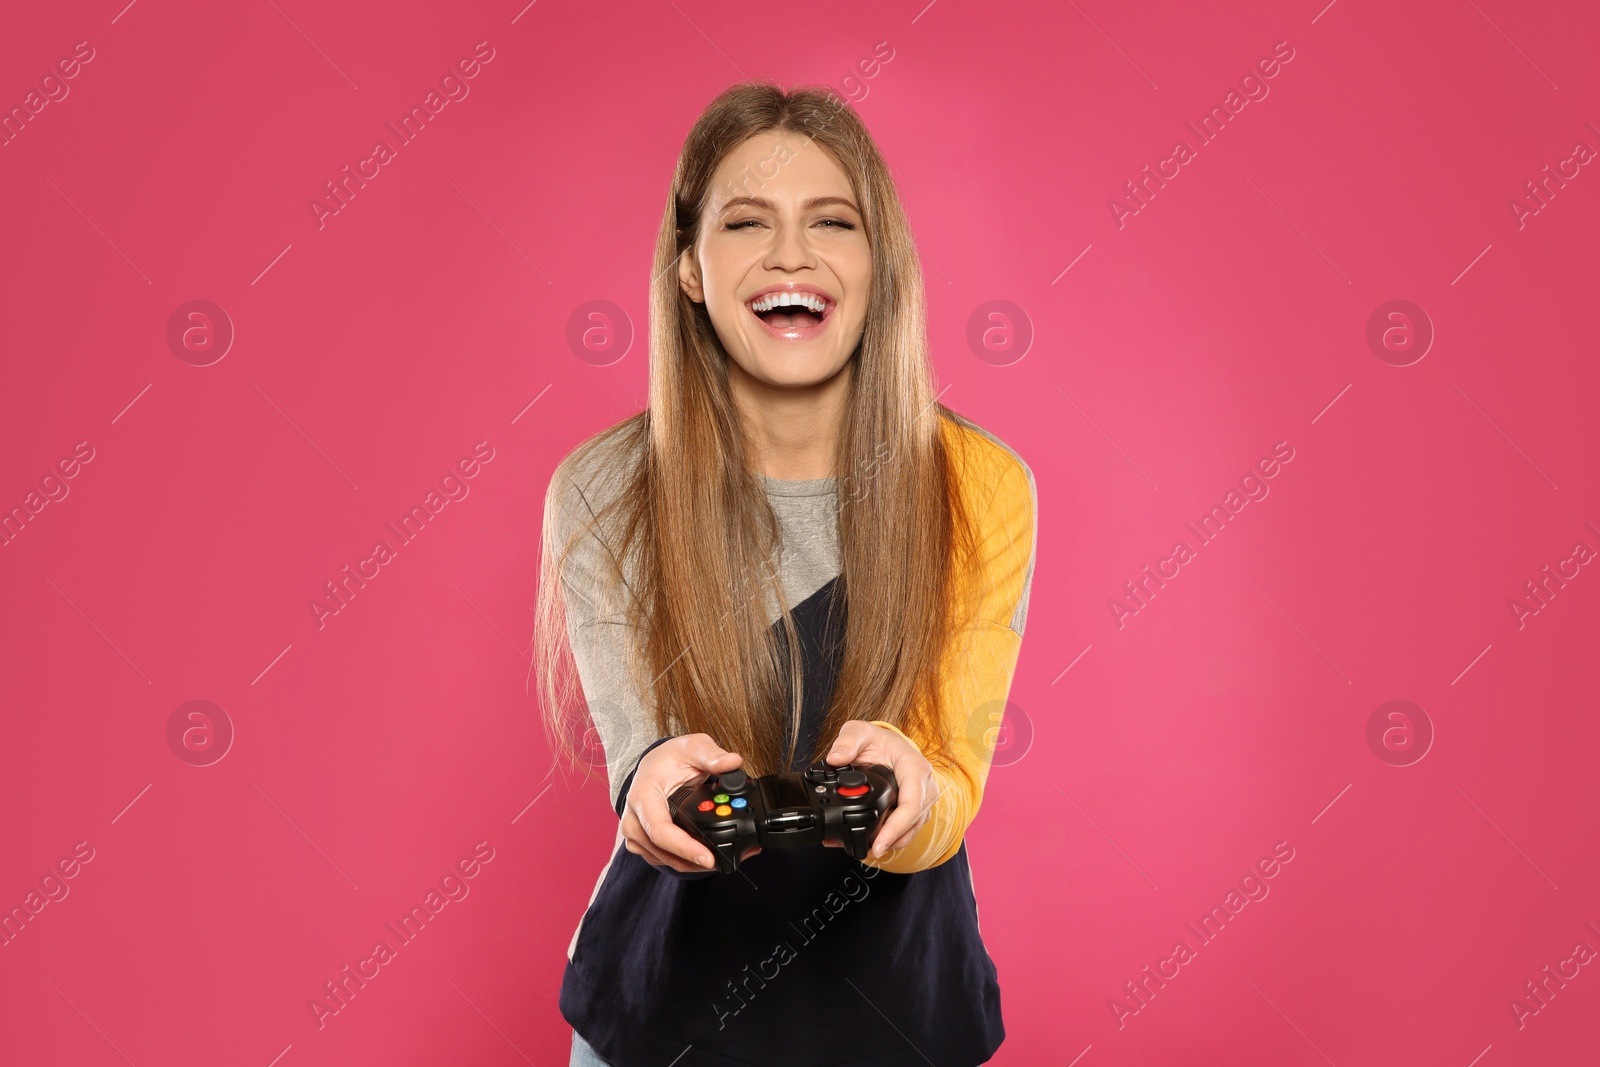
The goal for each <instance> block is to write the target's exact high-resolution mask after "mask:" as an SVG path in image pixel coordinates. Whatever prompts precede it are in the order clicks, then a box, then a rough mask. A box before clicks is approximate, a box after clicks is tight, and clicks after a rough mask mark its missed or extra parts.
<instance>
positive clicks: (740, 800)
mask: <svg viewBox="0 0 1600 1067" xmlns="http://www.w3.org/2000/svg"><path fill="white" fill-rule="evenodd" d="M728 803H729V804H731V805H732V806H733V807H736V808H743V807H746V806H748V805H749V803H750V802H749V801H748V800H746V799H745V798H744V797H734V798H733V799H732V800H730V801H729V802H728Z"/></svg>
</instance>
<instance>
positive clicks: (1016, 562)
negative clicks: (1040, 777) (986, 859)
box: [862, 453, 1038, 874]
mask: <svg viewBox="0 0 1600 1067" xmlns="http://www.w3.org/2000/svg"><path fill="white" fill-rule="evenodd" d="M1004 463H1005V465H1004V468H1003V470H1002V471H997V472H996V473H997V474H998V475H999V477H998V484H997V485H996V489H995V494H994V497H993V500H992V503H991V504H990V505H989V507H988V508H987V509H986V512H985V516H984V519H983V521H982V523H981V525H980V532H979V548H978V553H979V559H980V560H981V561H982V563H981V574H980V575H979V581H983V580H984V579H987V588H986V589H985V590H984V592H983V594H982V596H981V599H980V600H979V609H978V614H977V616H976V621H975V622H974V623H973V624H972V625H970V626H968V627H967V628H965V629H964V630H963V631H962V632H961V633H959V634H957V635H956V638H955V640H954V642H953V645H952V648H951V649H950V652H949V656H950V658H949V659H948V660H947V667H946V671H945V676H944V678H943V679H942V680H941V682H940V685H941V697H942V700H943V709H944V715H945V719H946V724H947V729H948V733H949V736H950V738H951V740H952V745H951V747H952V749H953V753H954V756H955V761H954V763H953V765H941V762H934V764H933V773H934V778H935V779H936V780H937V781H938V784H939V796H938V798H937V799H936V800H935V801H934V804H933V809H932V811H931V812H930V813H929V816H928V821H927V822H925V823H923V825H922V828H921V829H920V830H918V831H917V835H916V836H915V837H914V838H912V840H911V843H910V844H909V845H907V846H906V847H904V848H902V849H899V850H897V851H895V852H890V853H888V854H887V855H884V856H881V857H878V858H876V859H874V858H872V857H870V856H869V857H868V858H867V859H865V860H863V861H862V862H863V863H866V864H867V865H868V866H872V867H878V868H881V869H883V870H886V871H894V872H896V873H899V874H910V873H911V872H913V871H920V870H925V869H926V868H929V867H936V866H938V865H939V864H941V863H943V862H945V861H946V860H948V859H950V858H951V857H952V856H954V855H955V854H956V852H957V850H958V849H960V847H961V841H962V838H963V836H964V835H965V834H966V830H967V827H968V826H970V825H971V824H972V820H973V819H974V818H975V817H976V816H977V814H978V805H979V804H980V803H981V802H982V800H983V787H984V783H985V782H986V781H987V779H988V777H989V765H990V760H991V757H992V756H993V754H994V738H995V730H996V728H997V727H999V725H1000V720H1001V715H1002V713H1003V711H1004V709H1005V702H1006V697H1007V695H1008V694H1009V693H1010V691H1011V678H1012V674H1013V672H1014V671H1015V670H1016V666H1017V656H1018V653H1019V652H1020V650H1021V647H1022V629H1023V622H1024V621H1025V619H1026V615H1027V606H1028V592H1029V588H1030V586H1031V585H1032V580H1033V564H1034V539H1035V537H1036V536H1037V534H1038V517H1037V502H1036V498H1035V490H1034V485H1033V476H1032V473H1031V472H1030V471H1029V470H1028V468H1027V467H1026V465H1024V464H1022V463H1021V462H1020V461H1019V460H1017V459H1015V458H1013V457H1012V456H1011V455H1010V454H1009V453H1006V454H1005V456H1004ZM874 725H876V726H882V727H884V728H885V729H887V730H893V731H894V732H895V733H897V734H900V736H902V737H905V738H906V739H907V740H909V741H911V743H912V744H915V745H917V746H918V747H919V748H922V749H923V750H924V751H926V750H927V746H925V745H923V744H922V743H921V742H919V741H918V740H917V739H915V738H912V737H909V736H908V735H907V734H905V732H904V731H902V730H900V729H899V728H897V727H895V726H893V725H892V724H890V723H887V722H874Z"/></svg>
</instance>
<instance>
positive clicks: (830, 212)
mask: <svg viewBox="0 0 1600 1067" xmlns="http://www.w3.org/2000/svg"><path fill="white" fill-rule="evenodd" d="M774 172H776V173H774ZM768 175H771V177H768ZM678 279H679V282H680V283H681V284H682V286H683V290H684V292H685V293H687V294H688V295H689V298H690V299H691V300H694V301H696V302H699V303H704V304H705V305H706V311H707V313H708V314H709V315H710V316H711V323H712V325H713V326H714V327H715V328H716V331H717V337H718V338H719V339H720V340H721V341H722V347H723V348H724V349H725V350H726V351H727V353H728V357H729V360H730V365H729V367H728V373H729V376H730V378H734V377H735V376H737V375H739V374H741V373H742V374H743V375H745V376H747V377H748V378H750V379H753V380H754V381H755V382H759V383H761V384H762V385H766V386H777V387H782V386H811V385H818V384H821V383H824V382H827V381H829V380H830V379H832V378H833V377H834V376H835V375H837V374H838V373H839V372H840V370H841V369H843V368H844V367H845V365H846V364H847V363H848V362H849V359H850V356H851V354H852V353H854V352H855V350H856V346H857V345H858V344H859V343H860V341H861V331H862V327H863V325H864V324H865V323H866V317H867V298H868V295H869V289H870V288H871V283H872V249H871V247H870V246H869V245H868V243H867V234H866V230H865V228H864V227H863V226H862V221H861V212H860V211H859V210H858V209H857V207H856V201H855V195H854V194H853V193H852V192H851V189H850V179H849V178H848V177H847V176H846V175H845V172H844V170H843V169H842V168H841V167H840V166H839V164H838V163H836V162H835V161H834V159H833V157H832V156H831V155H829V154H828V153H827V151H825V150H824V149H822V148H821V147H820V146H818V145H817V144H815V143H812V142H808V141H807V140H806V139H805V137H804V136H803V135H799V134H794V133H789V132H785V131H779V130H772V131H768V132H766V133H762V134H758V135H756V136H754V137H751V138H750V139H749V140H747V141H745V142H744V143H743V144H742V145H740V146H739V147H738V148H736V149H735V150H734V151H733V152H731V153H729V155H728V156H727V157H726V158H725V159H724V160H723V161H722V163H721V165H719V166H718V167H717V171H716V174H715V175H714V177H713V180H712V191H711V195H710V197H709V199H708V200H707V203H706V206H705V211H704V214H703V215H702V217H701V222H700V232H699V238H698V240H697V241H696V243H695V245H694V247H693V248H691V249H689V250H688V251H686V252H685V253H684V255H683V256H682V257H681V258H680V259H679V260H678ZM800 301H804V304H801V303H799V302H800ZM807 305H809V306H807Z"/></svg>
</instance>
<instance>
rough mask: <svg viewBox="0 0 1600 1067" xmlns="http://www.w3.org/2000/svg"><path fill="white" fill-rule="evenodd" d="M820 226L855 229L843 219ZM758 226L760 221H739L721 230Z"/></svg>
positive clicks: (824, 222)
mask: <svg viewBox="0 0 1600 1067" xmlns="http://www.w3.org/2000/svg"><path fill="white" fill-rule="evenodd" d="M820 224H821V225H824V226H830V227H832V228H834V229H838V230H853V229H855V228H856V227H855V223H852V222H846V221H844V220H843V219H822V220H820ZM760 225H762V223H761V220H760V219H740V220H739V221H738V222H730V223H728V224H727V225H726V226H724V227H723V229H726V230H742V229H744V228H745V227H747V226H760Z"/></svg>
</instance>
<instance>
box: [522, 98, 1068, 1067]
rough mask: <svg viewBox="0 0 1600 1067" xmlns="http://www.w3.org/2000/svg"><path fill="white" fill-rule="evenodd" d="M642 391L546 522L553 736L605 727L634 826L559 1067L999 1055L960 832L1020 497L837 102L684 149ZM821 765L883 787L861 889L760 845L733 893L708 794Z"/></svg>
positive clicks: (1013, 609) (659, 265) (996, 671)
mask: <svg viewBox="0 0 1600 1067" xmlns="http://www.w3.org/2000/svg"><path fill="white" fill-rule="evenodd" d="M649 371H650V394H649V406H648V408H647V409H646V410H645V411H642V412H640V413H639V414H637V415H634V416H632V417H631V418H628V419H625V420H623V421H622V422H620V423H618V424H616V425H615V426H612V427H610V428H609V429H607V430H604V431H602V432H600V433H598V434H596V435H594V436H593V437H590V438H589V439H587V440H585V441H584V442H583V443H582V444H580V445H579V446H578V447H577V448H576V449H575V450H574V451H573V452H572V453H571V454H570V455H569V456H567V457H566V458H565V459H564V460H563V461H562V463H561V464H560V465H559V466H558V468H557V469H556V472H555V474H554V476H553V477H552V480H551V484H550V488H549V491H548V493H547V496H546V499H545V512H544V529H543V549H542V554H541V580H540V587H539V604H538V608H537V620H538V621H537V626H536V629H535V644H536V652H537V655H536V665H537V668H538V671H539V676H540V680H539V685H540V696H541V699H542V703H543V706H544V711H545V715H546V723H547V726H548V727H549V728H550V734H551V736H552V738H553V740H554V742H555V743H556V745H557V747H558V748H560V749H561V750H562V751H563V752H565V753H566V754H567V755H569V756H570V755H572V754H573V749H574V745H573V738H574V737H575V736H576V734H577V733H578V726H579V725H581V724H583V723H584V720H585V710H586V711H587V717H588V718H589V719H592V722H593V729H594V730H595V731H597V733H598V735H599V740H600V742H601V744H602V745H603V747H604V751H605V763H606V770H607V774H608V777H609V780H610V781H609V784H610V790H611V800H612V804H613V807H614V808H615V809H616V812H617V815H618V818H619V822H618V826H617V837H616V841H615V843H614V846H613V852H612V855H611V858H610V860H609V861H608V862H607V864H606V866H605V868H604V869H603V870H602V871H601V873H600V877H599V879H598V881H597V883H596V885H595V889H594V893H593V895H592V897H591V899H590V902H589V905H588V908H587V910H586V911H585V913H584V915H583V918H582V919H581V921H580V922H579V925H578V928H577V930H576V931H575V933H574V934H573V938H572V941H571V943H570V945H569V946H568V951H567V956H568V958H567V964H566V972H565V976H564V980H563V982H562V986H561V1000H560V1004H561V1012H562V1015H563V1016H564V1017H565V1018H566V1020H567V1021H568V1022H569V1023H570V1024H571V1025H572V1027H573V1030H574V1032H573V1040H572V1045H573V1052H572V1061H571V1062H572V1064H574V1065H597V1064H598V1065H605V1064H610V1065H612V1067H668V1065H669V1064H671V1065H676V1067H701V1065H703V1067H741V1065H757V1064H759V1065H762V1067H821V1065H824V1064H827V1065H834V1067H849V1065H856V1067H913V1065H916V1067H925V1065H927V1064H935V1065H937V1067H973V1065H975V1064H979V1063H983V1062H985V1061H987V1060H988V1059H989V1058H990V1057H991V1056H992V1055H993V1053H994V1051H995V1049H996V1048H997V1047H998V1046H999V1044H1000V1042H1001V1040H1002V1038H1003V1037H1004V1029H1003V1026H1002V1023H1001V1017H1000V989H999V984H998V981H997V977H996V973H995V967H994V964H993V962H992V961H991V960H990V957H989V955H988V953H987V951H985V949H984V945H983V940H982V938H981V937H980V936H979V931H978V912H977V904H976V901H975V898H974V895H973V880H972V875H971V872H970V869H969V868H968V865H967V850H966V846H965V844H964V843H963V834H964V832H965V830H966V828H967V826H968V825H969V824H970V823H971V822H972V819H973V817H974V816H975V815H976V814H977V811H978V804H979V801H980V800H981V798H982V795H983V787H984V782H985V779H986V778H987V775H988V770H989V764H990V757H991V755H992V752H993V737H994V734H995V730H996V728H997V727H998V725H999V723H1000V720H1001V712H1002V710H1003V709H1004V706H1005V699H1006V695H1007V692H1008V691H1009V689H1010V685H1011V675H1012V672H1013V670H1014V669H1015V666H1016V662H1017V655H1018V651H1019V648H1020V645H1021V640H1022V630H1023V622H1024V620H1025V618H1026V614H1027V605H1028V591H1029V587H1030V585H1031V583H1032V577H1033V564H1034V550H1033V548H1034V536H1035V533H1036V528H1037V527H1036V518H1035V516H1036V510H1037V505H1036V497H1035V490H1034V480H1033V475H1032V472H1031V471H1030V470H1029V468H1028V466H1027V464H1025V463H1024V462H1023V461H1022V459H1021V458H1020V457H1019V456H1018V455H1017V454H1016V453H1015V452H1013V451H1012V450H1011V449H1010V448H1009V447H1008V446H1006V445H1005V444H1004V443H1003V442H1001V441H1000V440H999V439H998V438H997V437H995V436H994V435H992V434H990V433H989V432H987V431H986V430H983V429H981V428H979V427H978V426H976V425H975V424H973V423H971V422H970V421H968V420H966V419H964V418H962V417H960V416H958V415H956V414H955V413H954V412H953V411H951V410H950V409H949V408H947V407H945V406H944V405H943V404H941V403H939V402H938V401H937V400H936V399H935V394H934V387H933V376H932V372H931V369H930V365H929V360H928V346H927V339H926V330H925V309H924V303H923V291H922V273H921V270H920V268H919V265H918V262H917V253H916V248H915V245H914V243H913V241H912V238H911V233H910V229H909V227H908V225H907V222H906V218H905V214H904V212H903V210H902V208H901V204H900V200H899V198H898V196H897V195H896V192H895V187H894V183H893V181H892V180H891V178H890V174H889V170H888V168H887V166H886V165H885V163H884V161H883V159H882V157H881V156H880V154H879V152H878V149H877V147H876V145H875V144H874V143H873V141H872V139H871V137H870V136H869V134H868V133H867V131H866V129H865V127H864V126H863V125H862V123H861V121H860V119H859V118H858V116H857V115H856V114H855V112H854V111H853V110H851V108H850V107H849V105H848V104H847V103H846V102H845V101H844V100H843V99H842V98H840V97H839V96H838V95H837V94H836V93H833V92H832V91H831V90H827V89H797V90H794V91H792V92H788V93H785V92H784V91H782V90H781V89H779V88H777V87H775V86H772V85H769V84H745V85H739V86H735V87H734V88H731V89H729V90H727V91H726V92H724V93H722V94H721V95H720V96H719V97H717V99H716V100H714V101H713V102H712V103H711V104H710V106H709V107H708V108H707V109H706V111H705V112H704V113H703V114H702V115H701V116H700V118H699V120H698V121H697V122H696V123H695V126H694V128H693V129H692V130H691V131H690V132H689V136H688V139H687V141H686V143H685V145H684V148H683V151H682V154H681V156H680V157H679V159H678V165H677V170H676V172H675V173H674V175H673V180H672V188H671V193H670V195H669V197H668V199H667V207H666V215H665V218H664V219H663V221H662V226H661V231H660V234H659V236H658V238H657V243H656V255H655V271H654V282H653V285H652V289H651V292H650V368H649ZM574 673H576V679H574V677H573V675H574ZM575 683H576V684H575ZM580 689H581V693H580V692H579V690H580ZM822 760H826V762H827V763H829V764H831V765H834V766H839V765H842V764H846V763H860V764H869V763H881V764H884V765H886V766H888V767H890V768H891V769H892V770H893V771H894V774H895V777H896V779H897V781H898V786H899V800H898V803H897V805H896V806H895V807H894V808H893V809H892V811H890V812H888V813H887V814H886V815H885V816H884V821H883V822H882V823H881V825H880V826H879V828H878V831H877V834H876V837H875V838H874V844H873V848H872V854H871V855H870V856H869V857H868V858H867V859H866V860H865V861H861V862H858V861H856V860H853V859H851V858H850V857H849V856H848V855H847V854H846V853H845V852H844V850H843V849H840V848H837V847H835V848H820V847H815V848H799V849H767V850H762V849H760V848H759V847H755V848H751V849H750V850H749V851H748V852H747V853H746V854H745V856H744V857H743V859H742V861H741V863H740V865H739V869H738V870H737V871H734V872H732V873H721V872H718V871H716V870H715V868H714V864H713V861H712V858H711V855H710V853H709V851H708V849H707V848H706V846H705V845H704V844H703V843H702V842H701V841H699V840H698V839H697V838H695V837H692V836H690V835H689V834H687V833H686V832H684V831H683V830H681V829H679V828H678V827H677V826H676V825H674V823H673V820H672V814H671V811H670V809H669V807H668V799H667V798H668V797H669V796H670V795H671V794H672V792H673V791H674V790H676V789H677V788H679V787H680V786H683V785H686V784H690V783H699V782H701V781H703V780H704V779H705V778H706V776H707V775H708V774H714V773H725V772H727V771H730V770H732V769H734V768H742V769H743V770H744V771H746V772H747V773H748V774H749V775H750V776H751V777H756V776H759V775H765V774H773V773H780V772H788V771H798V770H803V769H804V768H805V767H806V766H808V765H809V764H811V763H813V762H817V761H822Z"/></svg>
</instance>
